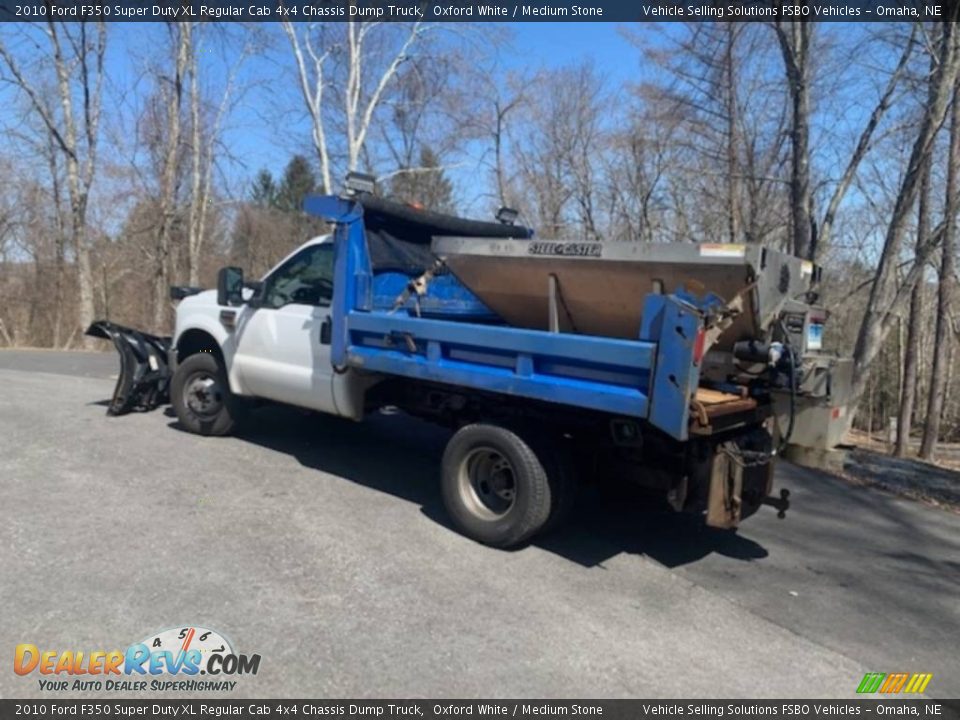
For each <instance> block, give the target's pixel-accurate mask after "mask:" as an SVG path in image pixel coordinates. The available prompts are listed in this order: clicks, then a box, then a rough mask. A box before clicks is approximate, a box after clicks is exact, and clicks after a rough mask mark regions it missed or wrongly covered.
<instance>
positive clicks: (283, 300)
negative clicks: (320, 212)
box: [234, 242, 337, 414]
mask: <svg viewBox="0 0 960 720" xmlns="http://www.w3.org/2000/svg"><path fill="white" fill-rule="evenodd" d="M333 250H334V246H333V243H331V242H325V243H319V244H315V245H308V246H307V247H305V248H303V249H302V250H300V251H298V252H297V253H295V254H294V255H292V256H291V257H289V258H288V259H287V260H286V261H285V262H284V263H282V264H281V265H280V266H279V267H277V268H276V269H275V270H274V271H273V272H272V273H270V275H269V276H267V278H266V279H265V280H264V285H263V288H262V290H261V291H260V293H259V294H258V302H256V303H254V305H255V307H248V308H247V310H248V312H245V313H243V316H242V318H240V322H239V324H238V328H237V350H236V354H235V356H234V366H235V368H236V370H237V372H238V373H239V376H240V380H241V382H242V384H243V387H244V389H245V390H246V391H247V392H248V393H249V394H252V395H256V396H258V397H262V398H266V399H268V400H276V401H277V402H284V403H289V404H291V405H297V406H300V407H308V408H312V409H314V410H320V411H323V412H327V413H334V414H335V413H336V412H337V410H336V404H335V403H334V399H333V376H334V373H333V369H332V367H331V364H330V345H329V343H326V344H325V343H324V342H322V340H324V339H325V338H321V329H322V327H323V324H324V323H325V322H328V321H329V317H330V305H331V303H332V300H333Z"/></svg>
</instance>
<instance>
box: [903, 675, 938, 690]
mask: <svg viewBox="0 0 960 720" xmlns="http://www.w3.org/2000/svg"><path fill="white" fill-rule="evenodd" d="M932 679H933V674H932V673H914V674H913V676H912V677H911V678H910V682H908V683H907V687H905V688H904V690H903V691H904V692H905V693H922V692H923V691H924V690H926V689H927V685H929V684H930V681H931V680H932Z"/></svg>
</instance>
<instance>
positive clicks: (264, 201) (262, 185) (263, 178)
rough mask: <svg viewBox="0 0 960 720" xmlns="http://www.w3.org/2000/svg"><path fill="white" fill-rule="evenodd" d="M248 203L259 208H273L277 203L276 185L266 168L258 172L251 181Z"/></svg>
mask: <svg viewBox="0 0 960 720" xmlns="http://www.w3.org/2000/svg"><path fill="white" fill-rule="evenodd" d="M250 202H251V203H253V204H254V205H258V206H260V207H273V206H274V205H275V204H276V202H277V183H276V182H275V181H274V179H273V175H272V174H271V173H270V171H269V170H267V169H266V168H264V169H263V170H261V171H260V172H258V173H257V177H256V179H255V180H254V181H253V187H252V188H251V189H250Z"/></svg>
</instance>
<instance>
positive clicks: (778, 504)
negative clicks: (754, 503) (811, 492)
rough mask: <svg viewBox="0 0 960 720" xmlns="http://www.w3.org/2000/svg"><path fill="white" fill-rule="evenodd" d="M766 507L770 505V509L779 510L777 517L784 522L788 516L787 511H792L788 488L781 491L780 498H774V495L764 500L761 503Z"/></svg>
mask: <svg viewBox="0 0 960 720" xmlns="http://www.w3.org/2000/svg"><path fill="white" fill-rule="evenodd" d="M760 502H761V503H763V504H764V505H769V506H770V507H773V508H776V509H777V517H778V518H780V519H781V520H783V519H784V518H785V517H786V516H787V510H789V509H790V491H789V490H787V489H786V488H783V489H781V490H780V497H778V498H777V497H774V496H773V495H767V497H765V498H764V499H763V500H761V501H760Z"/></svg>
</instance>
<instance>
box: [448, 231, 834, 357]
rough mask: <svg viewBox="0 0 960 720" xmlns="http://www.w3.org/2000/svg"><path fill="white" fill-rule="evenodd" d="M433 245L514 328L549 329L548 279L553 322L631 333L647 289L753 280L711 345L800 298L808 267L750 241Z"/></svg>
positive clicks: (466, 241)
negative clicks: (553, 305) (737, 311)
mask: <svg viewBox="0 0 960 720" xmlns="http://www.w3.org/2000/svg"><path fill="white" fill-rule="evenodd" d="M433 252H434V254H435V255H437V256H438V257H441V258H443V259H444V260H445V262H446V264H447V266H448V267H449V268H450V271H451V272H452V273H453V274H454V275H455V276H456V277H457V278H458V279H459V280H460V281H461V282H462V283H463V284H464V285H466V286H467V287H468V288H469V289H470V290H471V291H472V292H473V293H474V294H476V295H477V297H479V298H480V299H481V300H482V301H483V302H484V303H485V304H486V305H487V306H488V307H490V309H492V310H493V311H495V312H496V313H497V314H499V315H500V316H501V317H502V318H503V319H504V320H505V321H506V322H508V323H509V324H511V325H515V326H518V327H527V328H535V329H549V318H550V307H549V303H550V294H551V283H553V284H554V285H555V291H554V292H555V297H556V299H557V305H558V307H559V309H558V313H557V314H558V317H559V325H560V328H559V329H560V330H561V331H564V332H576V333H582V334H588V335H603V336H608V337H623V338H636V337H638V333H639V329H640V316H641V312H642V308H643V299H644V297H645V296H646V295H647V294H649V293H651V292H672V291H674V290H675V289H677V288H680V287H684V288H686V289H688V290H691V291H693V292H694V293H696V294H698V295H702V294H703V293H704V292H712V293H715V294H716V295H718V296H720V297H721V298H723V299H724V300H725V301H727V302H729V301H731V300H733V298H734V297H735V296H736V295H737V294H738V293H740V292H741V291H743V290H744V289H745V288H748V287H749V286H751V285H752V286H753V287H751V288H750V290H749V291H748V292H747V293H746V298H745V299H746V302H745V304H744V307H745V309H744V313H743V315H742V316H741V317H740V318H739V319H738V320H737V321H736V322H735V323H734V324H733V325H732V326H731V327H730V328H728V329H727V331H726V332H724V334H723V335H722V336H721V337H720V339H719V340H718V342H717V344H716V346H715V347H716V348H717V349H725V348H729V347H730V346H732V344H733V342H735V341H737V340H740V339H745V338H758V337H762V336H763V334H764V333H765V332H766V331H767V330H768V329H769V327H770V324H771V323H772V322H773V321H774V319H775V318H776V317H777V316H778V315H779V312H780V309H781V307H782V305H783V303H784V302H785V301H786V300H788V299H790V298H796V297H798V296H802V294H803V293H804V292H805V291H807V290H808V289H809V288H810V286H811V283H812V280H813V277H814V275H815V274H816V272H817V270H816V268H815V267H814V266H813V264H812V263H809V262H804V261H801V260H799V259H798V258H794V257H792V256H789V255H786V254H784V253H780V252H776V251H773V250H768V249H765V248H762V247H760V246H756V245H734V244H694V243H603V242H568V241H553V240H499V239H487V238H479V239H478V238H459V237H437V238H434V241H433ZM551 276H553V278H555V280H551Z"/></svg>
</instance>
